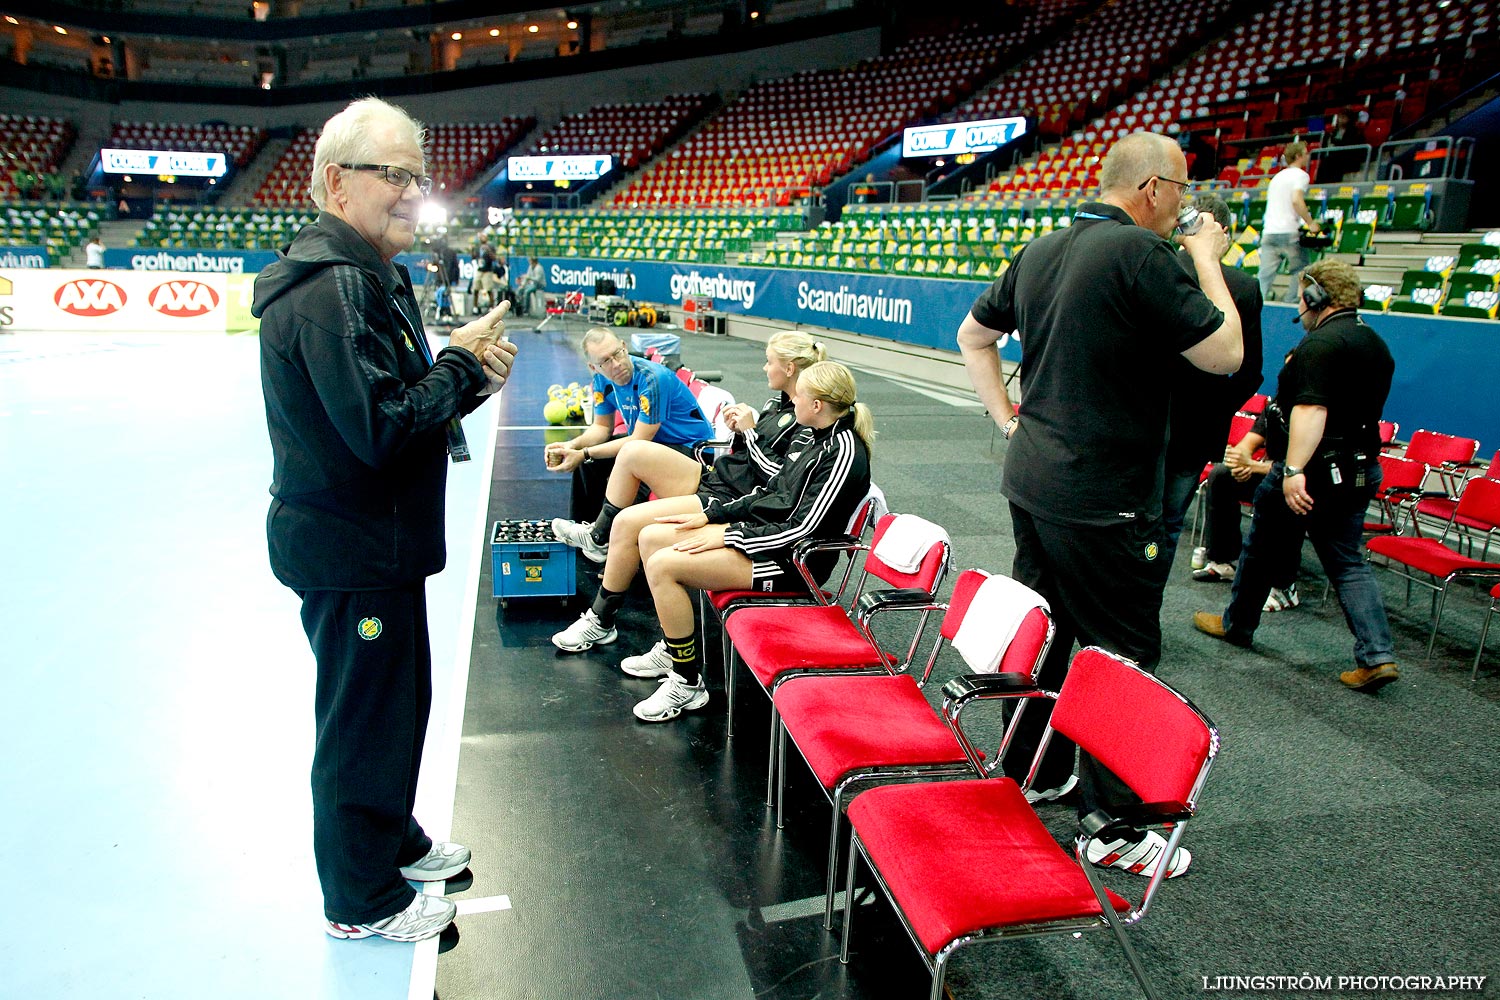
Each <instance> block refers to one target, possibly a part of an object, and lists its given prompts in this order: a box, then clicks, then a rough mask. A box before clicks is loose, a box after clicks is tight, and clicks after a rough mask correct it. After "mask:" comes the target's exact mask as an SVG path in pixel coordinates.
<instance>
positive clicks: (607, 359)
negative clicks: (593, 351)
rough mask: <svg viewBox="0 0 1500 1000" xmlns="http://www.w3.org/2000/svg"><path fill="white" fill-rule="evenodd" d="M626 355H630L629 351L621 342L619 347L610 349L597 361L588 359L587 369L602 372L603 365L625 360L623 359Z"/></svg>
mask: <svg viewBox="0 0 1500 1000" xmlns="http://www.w3.org/2000/svg"><path fill="white" fill-rule="evenodd" d="M628 357H630V352H629V351H627V350H626V349H625V345H624V344H621V345H620V346H619V347H616V348H615V349H614V350H613V351H610V352H609V353H608V354H606V355H605V356H604V357H602V358H600V359H599V360H598V361H590V362H589V370H590V371H596V372H599V373H601V374H603V372H604V366H605V365H607V364H611V363H613V364H617V365H618V364H620V363H622V362H623V361H625V359H626V358H628Z"/></svg>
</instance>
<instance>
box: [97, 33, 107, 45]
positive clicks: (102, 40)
mask: <svg viewBox="0 0 1500 1000" xmlns="http://www.w3.org/2000/svg"><path fill="white" fill-rule="evenodd" d="M99 40H100V41H101V42H103V43H104V44H105V45H108V44H109V36H108V35H104V36H103V37H101V38H100V39H99Z"/></svg>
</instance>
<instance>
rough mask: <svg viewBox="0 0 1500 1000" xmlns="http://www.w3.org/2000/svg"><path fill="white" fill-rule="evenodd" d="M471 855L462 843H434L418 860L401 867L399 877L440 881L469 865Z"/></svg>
mask: <svg viewBox="0 0 1500 1000" xmlns="http://www.w3.org/2000/svg"><path fill="white" fill-rule="evenodd" d="M471 856H472V855H471V854H470V853H469V849H468V848H467V847H465V846H464V845H463V844H450V843H446V842H444V843H441V844H439V843H434V844H433V845H432V850H430V851H428V852H427V853H426V854H425V855H424V856H423V857H422V858H421V859H420V860H417V861H413V862H412V863H411V864H409V865H406V866H404V867H403V868H402V869H401V877H402V878H409V879H411V880H412V881H413V882H441V881H443V880H444V879H449V878H452V877H453V876H455V875H457V874H458V873H459V872H461V871H463V870H464V869H465V868H467V867H469V858H470V857H471Z"/></svg>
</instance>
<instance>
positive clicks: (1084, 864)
mask: <svg viewBox="0 0 1500 1000" xmlns="http://www.w3.org/2000/svg"><path fill="white" fill-rule="evenodd" d="M971 687H977V688H979V690H981V691H986V690H987V691H988V692H990V693H991V696H994V697H1003V696H1010V697H1022V696H1030V697H1051V696H1050V695H1047V694H1046V693H1045V692H1038V691H1037V690H1036V689H1035V688H1033V687H1029V686H1022V685H1018V684H1016V683H1015V682H1014V678H1012V677H997V678H980V679H979V683H976V682H974V681H970V680H968V679H966V678H961V679H960V680H958V681H954V682H951V683H950V684H949V685H947V686H946V687H945V688H944V693H945V694H949V695H950V696H951V697H953V698H960V697H964V696H966V695H968V694H969V689H970V688H971ZM950 717H951V716H950ZM953 724H954V725H955V726H957V725H958V722H957V720H956V719H955V720H954V721H953ZM1053 732H1057V733H1060V734H1061V735H1062V736H1065V737H1067V738H1068V739H1071V740H1073V741H1074V742H1075V743H1077V744H1078V747H1079V749H1080V750H1082V751H1083V752H1084V753H1087V754H1090V755H1091V756H1093V757H1094V758H1095V759H1096V760H1098V761H1100V762H1101V763H1102V764H1104V766H1106V767H1107V768H1108V769H1109V770H1110V771H1111V772H1113V773H1114V774H1115V775H1116V776H1118V777H1119V778H1120V780H1121V781H1123V782H1124V783H1125V784H1126V785H1127V786H1129V788H1130V789H1131V790H1132V791H1133V792H1134V793H1135V794H1136V795H1138V796H1139V797H1140V799H1141V801H1142V802H1144V803H1148V804H1147V805H1143V806H1141V807H1139V808H1138V809H1137V810H1134V811H1132V813H1131V814H1130V815H1127V816H1111V815H1109V814H1108V813H1106V812H1105V811H1104V810H1099V811H1096V812H1094V813H1092V814H1090V815H1089V816H1088V817H1086V818H1085V819H1083V820H1082V821H1081V822H1080V823H1079V828H1078V832H1077V834H1076V836H1075V837H1074V841H1073V852H1072V856H1071V857H1070V856H1069V854H1068V852H1067V851H1065V850H1064V849H1063V848H1061V847H1059V846H1058V843H1057V841H1056V839H1054V837H1053V835H1052V833H1051V831H1050V830H1048V829H1047V827H1046V825H1045V824H1044V823H1043V822H1042V821H1041V819H1040V818H1038V816H1037V814H1036V812H1035V810H1034V809H1033V808H1032V806H1031V804H1030V803H1028V802H1027V801H1026V796H1025V795H1024V794H1023V789H1024V786H1023V785H1018V784H1016V782H1015V781H1014V780H1012V779H1011V778H1007V777H1003V776H1001V777H988V778H980V779H975V780H970V781H937V782H928V783H925V784H917V785H887V786H883V787H881V788H875V789H871V790H870V791H868V792H865V793H864V794H862V795H860V796H859V797H858V798H857V799H855V800H854V803H853V804H852V805H851V806H850V807H849V822H850V825H851V827H852V828H853V829H852V832H851V834H850V838H849V842H850V849H849V869H848V876H847V879H846V881H845V892H844V934H843V944H842V948H841V950H840V955H839V958H840V960H841V961H843V962H848V960H849V941H850V936H851V932H852V928H853V922H852V921H853V916H854V911H855V909H856V907H855V906H854V898H855V893H854V882H855V876H856V873H857V871H858V867H859V866H858V864H857V863H856V859H857V858H863V859H864V860H865V862H866V863H867V864H868V865H869V867H870V869H871V871H872V872H874V874H875V879H876V884H877V885H878V886H879V888H880V890H881V892H882V893H883V894H884V895H885V898H886V899H887V900H888V901H889V902H890V903H891V905H892V906H893V907H894V908H895V910H896V914H897V916H898V917H899V918H900V919H901V922H902V924H903V925H904V926H905V927H906V930H907V933H908V934H910V936H911V938H912V940H913V941H914V942H916V943H917V945H918V948H919V950H920V951H921V953H922V958H923V960H924V961H925V962H926V964H927V967H928V969H929V970H931V972H932V989H931V993H930V996H931V997H932V1000H939V998H941V997H942V996H943V995H944V979H945V978H946V975H947V970H948V963H949V961H950V960H951V959H952V957H953V954H954V953H955V952H956V951H958V949H960V948H963V947H967V946H969V945H971V944H978V943H983V942H987V941H1001V940H1006V939H1008V938H1021V937H1031V936H1036V935H1039V934H1068V935H1073V936H1077V935H1079V934H1081V933H1082V932H1084V931H1098V930H1105V929H1108V930H1110V931H1111V932H1113V934H1114V937H1115V940H1116V941H1117V942H1119V945H1120V949H1121V951H1123V952H1124V954H1125V960H1126V963H1127V964H1128V965H1129V967H1130V970H1131V972H1132V973H1134V975H1135V978H1136V980H1137V981H1138V982H1139V983H1140V985H1141V988H1142V989H1143V990H1144V991H1145V993H1146V995H1147V996H1148V997H1152V996H1154V995H1155V994H1154V993H1153V992H1152V989H1151V984H1150V981H1149V980H1148V979H1147V977H1146V971H1145V968H1144V967H1143V966H1142V965H1141V962H1140V959H1139V958H1138V957H1137V956H1136V953H1135V949H1134V948H1133V947H1132V946H1131V944H1130V941H1129V939H1128V938H1127V936H1126V933H1125V928H1126V927H1127V926H1134V925H1135V924H1136V923H1137V922H1139V921H1140V920H1141V919H1142V918H1143V917H1144V916H1145V915H1146V912H1147V911H1148V910H1149V909H1150V908H1151V906H1152V905H1153V903H1154V901H1155V899H1156V896H1157V892H1158V890H1159V889H1160V888H1161V884H1162V882H1163V881H1165V879H1166V877H1167V866H1166V865H1165V864H1162V865H1159V866H1158V867H1157V870H1156V872H1155V874H1154V875H1152V877H1151V878H1150V880H1149V881H1148V882H1147V884H1146V886H1145V888H1144V890H1142V894H1141V897H1140V903H1139V904H1137V905H1132V904H1131V902H1130V901H1129V900H1127V899H1125V898H1124V897H1122V896H1120V895H1117V894H1116V893H1114V892H1112V891H1110V890H1108V889H1106V888H1105V887H1104V884H1103V882H1102V881H1101V880H1100V875H1099V873H1098V872H1097V871H1096V870H1095V868H1094V866H1093V865H1092V864H1090V863H1089V861H1088V860H1087V849H1088V847H1089V845H1090V844H1091V843H1093V842H1094V841H1100V842H1108V841H1111V840H1117V839H1120V837H1121V835H1122V834H1124V833H1125V832H1126V831H1127V830H1129V829H1148V828H1151V827H1157V828H1161V829H1164V830H1166V829H1170V833H1169V834H1168V835H1167V843H1166V848H1165V855H1164V856H1165V857H1168V858H1170V857H1173V856H1174V852H1175V851H1176V850H1177V846H1178V844H1179V843H1181V841H1182V838H1183V834H1184V833H1185V831H1186V828H1187V826H1188V822H1189V821H1190V820H1191V819H1192V817H1193V816H1195V815H1196V814H1197V811H1198V798H1199V795H1200V794H1201V793H1202V791H1203V785H1204V782H1205V781H1206V780H1207V778H1208V772H1209V769H1210V767H1211V766H1212V764H1213V762H1214V760H1215V758H1216V757H1217V755H1218V752H1219V734H1218V730H1217V729H1216V728H1215V726H1214V725H1213V723H1211V722H1210V721H1209V720H1208V718H1207V717H1205V716H1204V715H1203V713H1202V712H1200V711H1198V709H1197V708H1195V707H1194V706H1193V705H1192V704H1191V703H1190V702H1189V701H1188V700H1187V699H1186V698H1183V697H1182V696H1181V695H1180V694H1178V693H1177V692H1176V691H1174V690H1173V689H1172V688H1170V687H1168V686H1167V685H1166V684H1165V683H1163V682H1162V681H1160V680H1158V679H1157V678H1155V677H1153V676H1151V675H1150V674H1147V673H1145V672H1144V671H1142V670H1140V669H1139V668H1137V667H1136V666H1135V665H1134V664H1132V663H1130V662H1129V661H1128V660H1125V659H1122V658H1120V657H1117V656H1114V655H1112V654H1110V653H1106V652H1104V651H1103V650H1101V649H1097V648H1095V647H1089V648H1087V649H1084V650H1081V651H1080V652H1079V653H1078V654H1077V655H1076V656H1075V657H1074V658H1073V663H1072V666H1071V667H1070V669H1069V671H1068V675H1067V679H1066V680H1064V681H1063V685H1062V689H1061V690H1060V691H1059V692H1058V693H1057V695H1056V705H1055V706H1054V708H1053V710H1052V718H1051V720H1050V721H1049V723H1048V725H1047V729H1046V730H1045V732H1044V735H1043V739H1042V742H1041V745H1040V746H1039V747H1038V749H1037V756H1036V758H1035V760H1034V761H1033V762H1032V765H1031V772H1030V773H1031V774H1032V775H1034V774H1035V773H1036V769H1037V766H1038V765H1039V763H1040V761H1041V756H1042V754H1044V753H1045V752H1046V749H1047V745H1048V743H1049V742H1050V740H1051V737H1052V733H1053ZM1029 780H1030V775H1028V781H1029Z"/></svg>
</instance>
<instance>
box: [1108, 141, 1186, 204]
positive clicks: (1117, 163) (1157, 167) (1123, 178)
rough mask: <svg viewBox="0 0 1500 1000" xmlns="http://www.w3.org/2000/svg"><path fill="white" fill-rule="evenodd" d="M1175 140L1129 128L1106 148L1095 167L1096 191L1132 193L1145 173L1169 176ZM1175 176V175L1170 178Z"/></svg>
mask: <svg viewBox="0 0 1500 1000" xmlns="http://www.w3.org/2000/svg"><path fill="white" fill-rule="evenodd" d="M1177 149H1178V146H1177V143H1176V142H1174V141H1172V140H1171V139H1168V138H1167V137H1166V136H1164V135H1157V134H1156V133H1155V132H1132V133H1131V134H1130V135H1127V136H1126V137H1125V138H1123V139H1121V140H1120V141H1119V142H1117V143H1115V144H1114V145H1113V146H1111V147H1110V148H1109V152H1108V153H1105V154H1104V164H1103V166H1101V167H1100V168H1099V191H1100V193H1101V194H1108V193H1110V192H1124V193H1133V192H1134V191H1135V189H1136V186H1137V185H1139V184H1140V183H1141V182H1142V181H1144V180H1146V179H1147V178H1149V177H1171V176H1172V168H1173V167H1174V166H1175V165H1176V160H1175V159H1174V157H1173V156H1172V154H1173V153H1174V152H1175V151H1176V150H1177ZM1172 179H1173V180H1176V178H1172Z"/></svg>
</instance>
